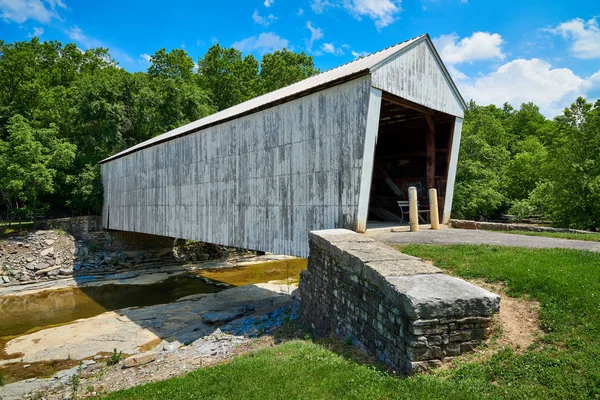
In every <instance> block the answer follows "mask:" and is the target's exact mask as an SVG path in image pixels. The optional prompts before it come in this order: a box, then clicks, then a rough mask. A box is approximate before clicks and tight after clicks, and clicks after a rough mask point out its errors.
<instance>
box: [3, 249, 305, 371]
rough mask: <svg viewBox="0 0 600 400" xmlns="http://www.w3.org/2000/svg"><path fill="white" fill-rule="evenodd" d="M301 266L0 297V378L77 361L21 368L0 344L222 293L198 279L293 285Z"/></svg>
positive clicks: (262, 265)
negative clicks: (121, 311) (136, 309)
mask: <svg viewBox="0 0 600 400" xmlns="http://www.w3.org/2000/svg"><path fill="white" fill-rule="evenodd" d="M307 263H308V260H306V259H285V260H271V261H261V262H256V263H240V265H238V266H233V267H225V268H210V269H198V270H195V271H190V272H188V273H185V274H180V275H174V276H171V277H169V278H167V279H165V280H163V281H161V282H157V283H153V284H149V285H135V284H131V285H123V284H121V285H115V284H110V285H103V286H88V287H85V286H82V287H76V288H65V289H56V290H46V291H43V292H39V293H33V294H29V295H22V296H5V297H2V296H0V360H3V359H8V358H14V361H15V363H14V364H13V363H11V364H8V365H4V366H0V373H1V374H3V375H4V377H5V379H6V381H7V383H10V382H15V381H19V380H22V379H28V378H32V377H49V376H52V375H53V374H54V373H55V372H57V371H59V370H62V369H66V368H70V367H73V366H76V365H77V364H78V363H79V361H78V360H60V361H55V360H54V361H53V360H49V361H43V362H37V363H31V364H23V363H22V362H19V359H18V357H19V355H18V354H11V356H10V357H8V356H7V355H6V354H5V353H4V346H5V344H6V343H7V342H8V341H10V340H12V339H14V338H15V337H17V336H20V335H23V334H26V333H31V332H34V331H38V330H42V329H45V328H49V327H52V326H57V325H63V324H67V323H70V322H72V321H75V320H77V319H82V318H90V317H94V316H96V315H99V314H102V313H104V312H107V311H112V310H118V309H121V308H127V307H143V306H150V305H155V304H165V303H170V302H173V301H175V300H177V299H180V298H182V297H185V296H190V295H193V294H199V293H214V292H218V291H221V290H223V288H221V287H217V286H214V284H207V283H206V282H204V280H202V279H201V278H208V279H210V280H211V281H213V283H227V284H228V285H231V286H243V285H250V284H255V283H263V282H276V283H279V284H284V285H285V284H287V285H289V284H292V283H297V282H298V281H299V280H300V272H301V271H302V270H303V269H305V268H306V266H307Z"/></svg>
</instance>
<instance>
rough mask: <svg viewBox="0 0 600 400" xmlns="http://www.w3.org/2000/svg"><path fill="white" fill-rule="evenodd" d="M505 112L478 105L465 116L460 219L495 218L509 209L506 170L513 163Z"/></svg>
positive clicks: (457, 202)
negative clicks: (505, 206) (503, 181)
mask: <svg viewBox="0 0 600 400" xmlns="http://www.w3.org/2000/svg"><path fill="white" fill-rule="evenodd" d="M507 147H508V133H507V132H506V130H505V129H504V126H503V123H502V117H501V110H499V109H498V108H496V107H495V106H487V107H481V106H478V105H476V104H475V103H474V102H471V103H470V104H469V107H468V109H467V111H466V113H465V120H464V124H463V133H462V141H461V146H460V152H459V156H458V169H457V175H456V186H455V191H454V203H453V206H452V211H453V213H454V215H455V216H456V217H458V218H479V217H491V216H494V215H496V214H498V213H499V212H500V211H501V210H502V209H503V207H504V205H505V200H506V199H505V197H504V195H503V194H502V190H501V189H502V181H501V177H502V169H503V166H504V165H505V164H506V163H507V162H508V160H509V159H510V154H509V152H508V150H507Z"/></svg>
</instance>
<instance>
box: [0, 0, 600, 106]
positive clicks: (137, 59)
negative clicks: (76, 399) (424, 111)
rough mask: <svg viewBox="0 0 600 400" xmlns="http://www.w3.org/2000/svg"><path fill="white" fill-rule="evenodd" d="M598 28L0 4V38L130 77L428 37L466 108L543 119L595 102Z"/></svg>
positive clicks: (334, 60) (90, 4)
mask: <svg viewBox="0 0 600 400" xmlns="http://www.w3.org/2000/svg"><path fill="white" fill-rule="evenodd" d="M599 25H600V5H599V4H598V2H597V1H596V0H587V1H582V0H570V1H568V2H567V1H550V0H528V1H512V0H504V1H502V2H492V1H476V0H404V1H400V0H302V1H293V2H292V1H284V0H245V1H241V0H239V1H238V0H225V1H221V2H209V1H189V0H171V1H168V2H165V1H158V0H149V1H140V0H138V1H132V0H130V1H128V0H119V1H115V0H104V1H89V0H86V1H84V0H0V39H3V40H5V41H7V42H12V41H16V40H27V39H28V38H30V37H32V36H39V37H40V38H41V39H43V40H58V41H61V42H63V43H67V42H75V43H77V45H78V46H79V47H80V48H82V49H86V48H90V47H96V46H103V47H108V48H109V49H110V50H111V53H112V55H113V57H114V58H115V59H116V60H117V61H118V62H119V64H120V65H121V66H122V67H123V68H125V69H127V70H129V71H142V70H145V69H146V68H147V66H148V62H147V58H148V55H150V54H152V53H153V52H155V51H156V50H158V49H160V48H162V47H166V48H167V49H172V48H184V49H185V50H186V51H187V52H188V53H189V54H190V55H191V56H192V57H193V58H194V60H197V59H198V57H201V56H202V55H203V54H204V52H205V51H206V50H207V49H208V48H209V47H210V46H211V45H212V44H213V43H217V42H218V43H220V44H221V45H223V46H228V47H229V46H234V47H236V48H238V49H240V50H241V51H242V52H244V53H252V54H254V55H255V56H257V57H258V58H260V56H261V55H262V54H264V53H265V52H271V51H273V50H276V49H280V48H282V47H287V48H289V49H292V50H294V51H305V52H307V53H308V54H311V55H313V56H314V59H315V63H316V65H317V66H318V67H319V68H321V69H322V70H326V69H329V68H332V67H335V66H337V65H340V64H343V63H346V62H348V61H351V60H353V59H354V58H356V57H358V56H360V55H362V54H365V53H369V52H373V51H377V50H380V49H382V48H384V47H387V46H390V45H392V44H395V43H398V42H401V41H403V40H406V39H408V38H411V37H414V36H417V35H420V34H422V33H425V32H427V33H429V35H430V36H431V37H432V38H433V40H434V43H435V44H436V46H437V48H438V51H439V52H440V54H441V56H442V59H443V60H444V62H445V63H446V66H447V67H448V69H449V70H450V71H451V74H452V75H453V77H454V79H455V81H456V83H457V85H458V87H459V88H460V90H461V92H462V93H463V96H464V97H465V98H466V99H467V100H468V99H471V98H473V99H475V100H476V101H477V102H478V103H481V104H489V103H494V104H498V105H501V104H502V103H504V102H506V101H508V102H510V103H511V104H513V105H514V106H516V107H518V106H519V104H520V103H522V102H526V101H533V102H535V103H536V104H538V105H539V106H540V108H541V110H542V112H543V113H544V114H545V115H547V116H549V117H553V116H554V115H556V114H557V113H559V112H560V111H561V110H562V109H563V108H564V107H565V106H567V105H569V104H570V103H571V102H572V101H573V100H574V99H575V98H576V97H577V96H578V95H584V96H586V97H588V99H589V100H595V99H596V98H598V97H600V27H599Z"/></svg>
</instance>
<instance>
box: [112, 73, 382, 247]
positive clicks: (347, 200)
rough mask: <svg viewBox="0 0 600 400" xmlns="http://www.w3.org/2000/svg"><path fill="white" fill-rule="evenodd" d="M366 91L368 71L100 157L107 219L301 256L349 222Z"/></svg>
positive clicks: (121, 225) (118, 225) (122, 226)
mask: <svg viewBox="0 0 600 400" xmlns="http://www.w3.org/2000/svg"><path fill="white" fill-rule="evenodd" d="M369 96H370V78H369V76H368V75H367V76H364V77H361V78H358V79H355V80H353V81H350V82H347V83H345V84H342V85H339V86H335V87H332V88H329V89H326V90H323V91H320V92H317V93H313V94H310V95H307V96H305V97H302V98H299V99H296V100H292V101H290V102H287V103H284V104H281V105H277V106H274V107H272V108H269V109H266V110H263V111H260V112H257V113H255V114H251V115H248V116H244V117H240V118H238V119H235V120H232V121H229V122H225V123H222V124H220V125H216V126H212V127H209V128H207V129H204V130H201V131H199V132H195V133H192V134H190V135H187V136H182V137H177V138H174V139H172V140H170V141H167V142H163V143H160V144H157V145H154V146H151V147H147V148H144V149H141V150H138V151H136V152H133V153H130V154H127V155H125V156H123V157H120V158H117V159H114V160H111V161H110V162H108V163H105V164H102V180H103V184H104V193H105V201H104V210H103V211H104V212H103V223H104V227H105V228H109V229H116V230H124V231H134V232H141V233H149V234H155V235H162V236H171V237H181V238H186V239H194V240H201V241H206V242H210V243H216V244H221V245H227V246H235V247H242V248H248V249H254V250H262V251H268V252H275V253H281V254H292V255H298V256H307V255H308V232H309V231H310V230H315V229H328V228H347V229H354V228H355V225H356V220H357V213H358V201H359V191H360V179H361V169H362V167H363V164H362V158H363V154H364V140H365V132H366V123H367V113H368V109H369ZM371 168H372V166H371Z"/></svg>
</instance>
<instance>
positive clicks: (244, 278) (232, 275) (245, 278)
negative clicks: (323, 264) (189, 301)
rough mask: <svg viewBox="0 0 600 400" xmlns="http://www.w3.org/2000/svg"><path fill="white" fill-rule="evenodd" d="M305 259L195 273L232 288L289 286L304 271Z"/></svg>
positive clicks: (268, 262)
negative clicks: (261, 284) (254, 285)
mask: <svg viewBox="0 0 600 400" xmlns="http://www.w3.org/2000/svg"><path fill="white" fill-rule="evenodd" d="M307 264H308V260H307V259H306V258H291V259H286V260H273V261H267V262H260V263H252V264H250V263H248V264H243V265H240V266H238V267H231V268H213V269H202V270H197V271H195V272H196V274H198V275H200V276H202V277H205V278H208V279H212V280H216V281H219V282H225V283H228V284H230V285H233V286H243V285H250V284H254V283H264V282H270V281H276V283H280V284H287V285H290V284H292V283H298V281H299V280H300V272H301V271H302V270H303V269H306V266H307Z"/></svg>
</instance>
